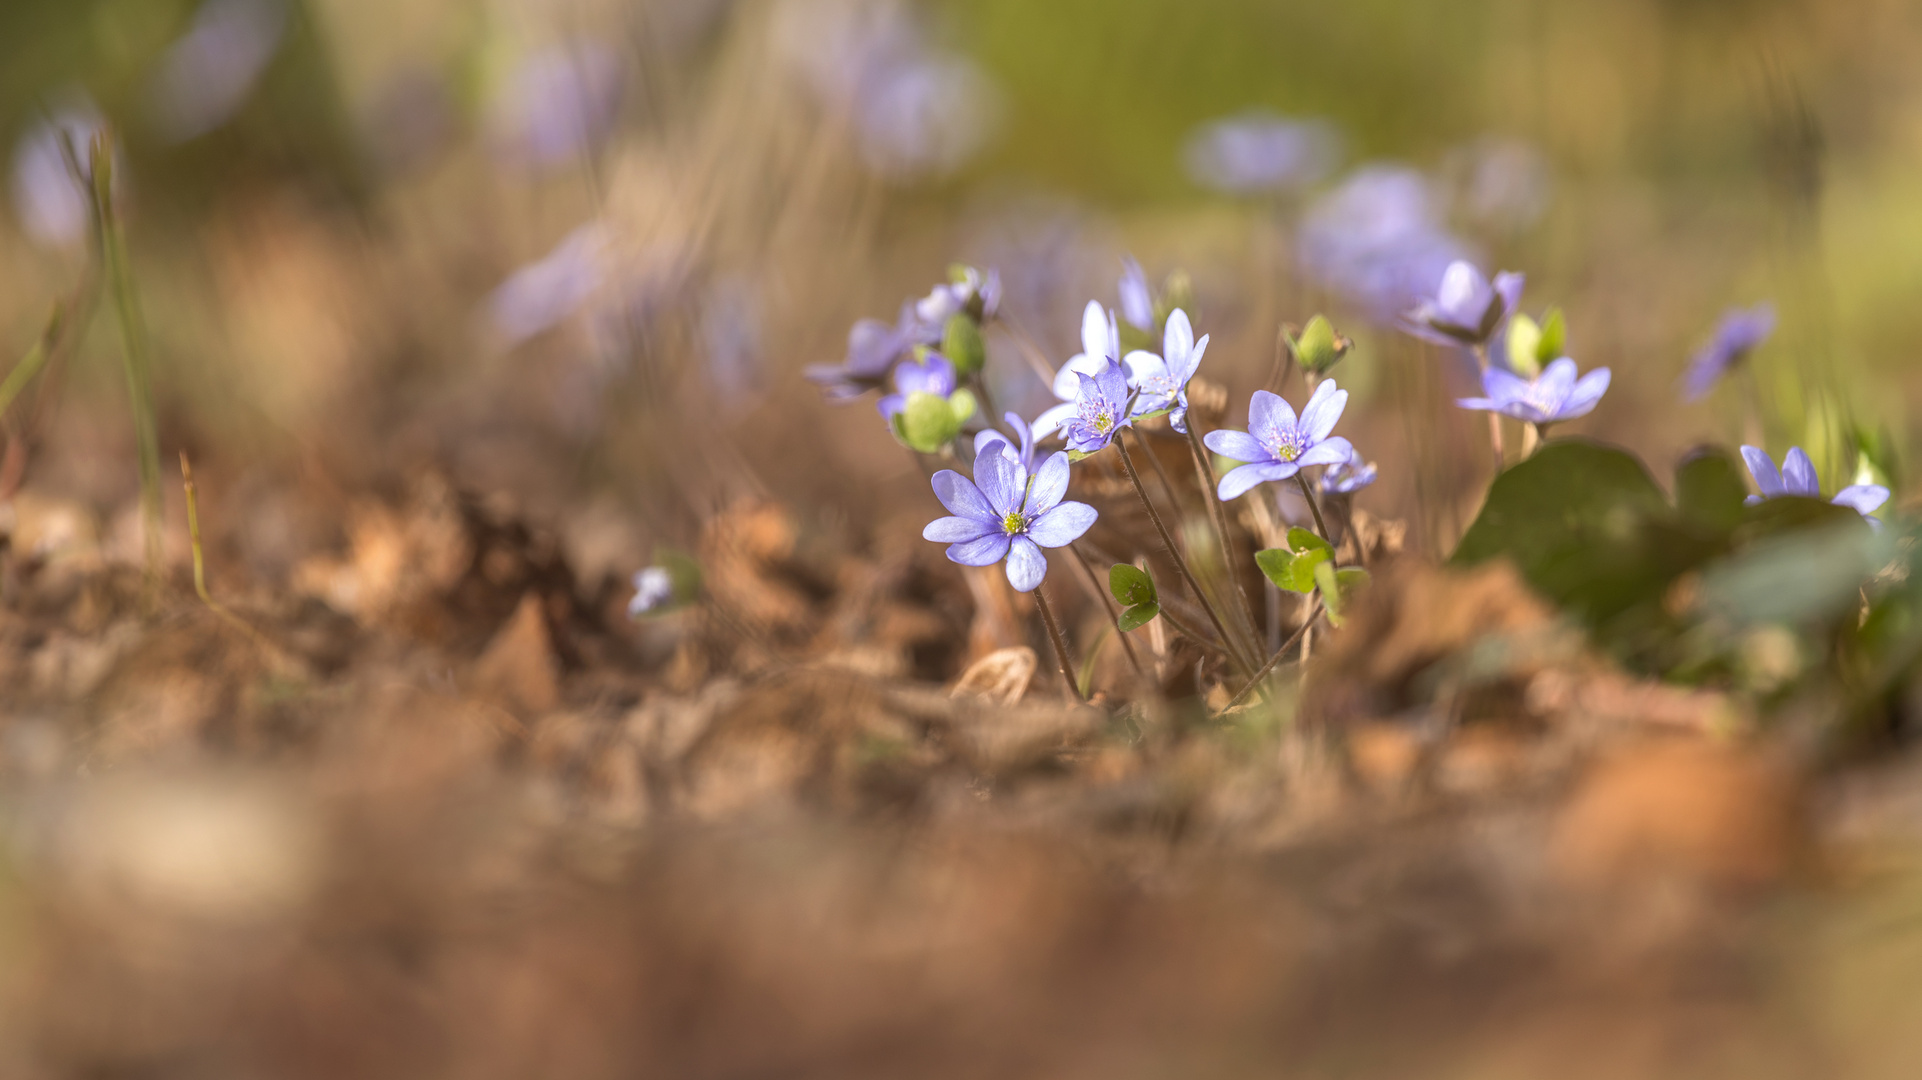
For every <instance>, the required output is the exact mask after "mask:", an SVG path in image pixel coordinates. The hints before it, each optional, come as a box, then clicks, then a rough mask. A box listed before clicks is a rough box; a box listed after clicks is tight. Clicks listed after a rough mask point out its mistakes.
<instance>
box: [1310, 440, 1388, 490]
mask: <svg viewBox="0 0 1922 1080" xmlns="http://www.w3.org/2000/svg"><path fill="white" fill-rule="evenodd" d="M1374 482H1375V463H1374V462H1372V461H1363V460H1362V457H1361V455H1360V454H1359V453H1356V452H1355V451H1354V450H1353V449H1352V448H1351V449H1350V450H1349V451H1348V456H1347V457H1345V458H1343V459H1342V460H1340V461H1337V462H1335V463H1334V464H1333V465H1330V466H1328V468H1326V469H1324V470H1322V474H1321V483H1320V484H1319V485H1318V486H1319V487H1320V488H1321V493H1322V494H1323V495H1353V494H1354V493H1355V492H1357V491H1360V490H1361V489H1362V488H1365V487H1367V486H1368V485H1370V484H1372V483H1374Z"/></svg>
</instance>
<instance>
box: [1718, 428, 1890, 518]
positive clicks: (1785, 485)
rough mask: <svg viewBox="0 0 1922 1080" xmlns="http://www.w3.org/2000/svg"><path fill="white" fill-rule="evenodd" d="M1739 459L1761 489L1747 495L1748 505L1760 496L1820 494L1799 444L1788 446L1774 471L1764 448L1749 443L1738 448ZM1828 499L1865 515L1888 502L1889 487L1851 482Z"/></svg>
mask: <svg viewBox="0 0 1922 1080" xmlns="http://www.w3.org/2000/svg"><path fill="white" fill-rule="evenodd" d="M1742 460H1743V461H1745V462H1747V463H1748V471H1749V475H1750V476H1753V477H1755V486H1756V487H1758V488H1760V489H1761V494H1759V495H1750V496H1749V497H1748V499H1747V500H1746V502H1747V503H1748V504H1749V505H1750V506H1754V505H1755V504H1756V503H1759V502H1761V501H1763V500H1764V499H1776V498H1781V497H1782V496H1785V495H1795V496H1800V497H1802V498H1805V499H1819V498H1821V497H1822V485H1821V484H1820V483H1819V482H1818V481H1817V480H1816V478H1815V465H1814V464H1813V463H1812V462H1810V461H1809V456H1808V454H1806V453H1804V452H1803V451H1802V448H1801V447H1799V446H1791V447H1789V452H1788V456H1787V457H1785V458H1783V459H1782V471H1781V472H1777V471H1775V459H1774V458H1772V457H1770V456H1768V452H1767V451H1764V450H1760V449H1757V448H1756V447H1753V446H1744V447H1742ZM1829 501H1830V502H1832V503H1834V504H1835V505H1837V506H1846V507H1848V508H1849V509H1851V510H1854V511H1855V512H1856V513H1858V514H1861V515H1862V516H1863V517H1865V518H1866V517H1869V515H1870V514H1872V513H1874V512H1875V511H1876V509H1877V508H1879V507H1880V506H1881V505H1882V504H1883V503H1885V502H1888V501H1889V489H1888V488H1885V487H1883V486H1882V485H1880V484H1854V485H1851V486H1849V487H1845V488H1843V489H1842V490H1841V491H1840V492H1838V493H1837V494H1836V496H1835V498H1833V499H1830V500H1829ZM1869 521H1870V523H1871V524H1880V523H1879V522H1877V521H1875V519H1873V518H1870V519H1869Z"/></svg>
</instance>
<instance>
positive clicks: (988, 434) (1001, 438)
mask: <svg viewBox="0 0 1922 1080" xmlns="http://www.w3.org/2000/svg"><path fill="white" fill-rule="evenodd" d="M990 443H999V444H1001V446H1003V447H1004V448H1005V447H1006V446H1007V445H1008V437H1007V436H1006V435H1003V434H1001V433H1000V432H998V431H996V430H994V429H993V428H982V429H981V430H980V431H977V432H975V433H974V456H975V458H976V459H977V460H978V459H979V458H980V457H981V452H982V451H984V450H986V449H987V448H988V445H989V444H990ZM1001 453H1002V454H1003V455H1006V454H1007V453H1008V451H1007V450H1006V449H1003V450H1002V451H1001Z"/></svg>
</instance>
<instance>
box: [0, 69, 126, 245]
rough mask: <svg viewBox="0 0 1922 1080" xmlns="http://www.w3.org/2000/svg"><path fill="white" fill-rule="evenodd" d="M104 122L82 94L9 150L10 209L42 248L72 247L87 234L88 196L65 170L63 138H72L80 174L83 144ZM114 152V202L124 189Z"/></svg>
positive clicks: (84, 167)
mask: <svg viewBox="0 0 1922 1080" xmlns="http://www.w3.org/2000/svg"><path fill="white" fill-rule="evenodd" d="M106 123H107V122H106V120H105V118H103V117H102V116H101V115H100V113H99V111H98V110H96V109H95V108H94V106H93V103H92V102H90V101H87V100H86V99H84V98H76V99H74V100H71V101H69V102H67V103H65V104H63V105H61V106H60V107H59V108H57V109H56V110H55V111H54V112H53V114H52V115H51V116H49V117H48V118H47V119H46V120H45V121H43V122H41V123H39V124H36V125H35V126H34V127H32V128H30V129H29V130H28V131H27V132H26V133H25V134H24V135H22V136H21V137H20V141H19V142H18V143H17V144H16V145H15V146H14V151H13V209H14V213H15V214H16V215H17V216H18V217H19V219H20V226H21V228H22V229H24V230H25V231H26V234H27V238H28V239H29V240H32V241H33V242H34V243H36V244H39V245H40V246H42V247H47V248H72V247H77V246H79V244H80V243H81V242H82V241H84V240H86V238H87V219H88V214H89V210H88V206H89V204H90V202H91V197H90V195H89V194H88V192H87V188H86V187H85V186H84V185H85V183H86V182H85V181H83V180H81V179H79V178H77V177H75V176H74V175H73V173H72V171H70V170H69V169H68V168H67V155H66V151H65V149H64V146H63V140H71V141H72V143H73V149H74V153H75V155H76V156H77V157H78V158H79V165H80V169H81V171H82V172H87V171H88V170H89V168H90V166H89V165H88V163H87V152H88V148H89V147H91V146H92V145H93V140H94V136H95V135H96V134H98V133H99V132H100V131H101V130H103V129H104V128H105V127H106ZM126 172H127V170H126V169H125V168H123V167H121V162H120V160H119V153H118V151H116V152H115V154H114V170H113V186H114V195H115V202H118V201H119V196H120V194H121V189H122V187H123V184H122V177H124V176H125V175H126Z"/></svg>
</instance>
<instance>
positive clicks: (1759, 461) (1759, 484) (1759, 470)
mask: <svg viewBox="0 0 1922 1080" xmlns="http://www.w3.org/2000/svg"><path fill="white" fill-rule="evenodd" d="M1742 460H1743V461H1744V462H1745V463H1747V465H1748V474H1749V475H1750V476H1753V477H1754V478H1755V486H1756V488H1757V489H1758V490H1760V491H1761V493H1762V497H1763V498H1764V499H1772V498H1774V497H1775V496H1777V495H1780V494H1782V474H1781V473H1779V472H1777V471H1776V470H1775V459H1774V458H1772V457H1770V456H1769V455H1768V451H1766V450H1762V449H1758V448H1757V447H1753V446H1744V447H1742Z"/></svg>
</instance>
